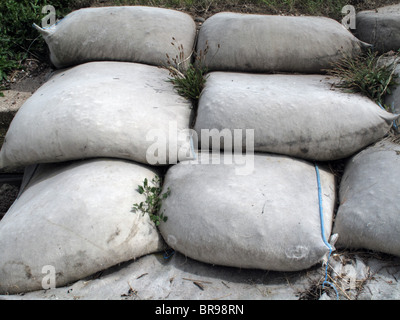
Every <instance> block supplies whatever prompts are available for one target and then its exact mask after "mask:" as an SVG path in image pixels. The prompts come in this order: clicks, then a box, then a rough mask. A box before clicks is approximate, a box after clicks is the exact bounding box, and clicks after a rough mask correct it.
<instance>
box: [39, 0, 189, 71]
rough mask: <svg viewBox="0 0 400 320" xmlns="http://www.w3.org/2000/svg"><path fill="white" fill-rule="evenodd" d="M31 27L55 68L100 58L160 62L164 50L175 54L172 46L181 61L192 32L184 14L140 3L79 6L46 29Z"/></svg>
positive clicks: (163, 58) (186, 52)
mask: <svg viewBox="0 0 400 320" xmlns="http://www.w3.org/2000/svg"><path fill="white" fill-rule="evenodd" d="M36 28H37V29H38V30H39V31H40V33H41V34H42V36H43V38H44V40H45V41H46V43H47V45H48V47H49V50H50V59H51V62H52V63H53V64H54V65H55V66H56V67H57V68H64V67H68V66H73V65H77V64H81V63H85V62H91V61H104V60H113V61H127V62H139V63H146V64H151V65H157V66H160V65H166V63H167V60H168V59H167V57H166V54H168V55H169V56H170V57H171V59H172V58H175V56H176V55H177V54H179V52H178V48H177V46H178V45H182V46H183V53H184V58H183V59H182V60H185V59H186V58H188V57H190V55H191V53H192V50H193V46H194V41H195V35H196V25H195V23H194V21H193V19H192V18H191V17H190V16H189V15H188V14H185V13H183V12H179V11H175V10H169V9H163V8H153V7H141V6H121V7H101V8H85V9H80V10H77V11H73V12H72V13H70V14H68V15H67V16H66V17H65V18H64V19H62V20H61V21H59V23H57V24H55V25H53V26H51V27H49V28H45V29H42V28H40V27H38V26H36ZM173 38H174V39H175V40H174V39H173ZM171 42H173V43H175V45H172V44H171ZM181 67H182V68H183V69H184V65H182V66H181Z"/></svg>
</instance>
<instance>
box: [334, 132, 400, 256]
mask: <svg viewBox="0 0 400 320" xmlns="http://www.w3.org/2000/svg"><path fill="white" fill-rule="evenodd" d="M399 177H400V145H399V144H395V143H393V142H390V141H389V140H383V141H380V142H378V143H376V144H375V145H374V146H371V147H369V148H367V149H366V150H363V151H362V152H360V153H359V154H357V155H356V156H354V157H352V158H351V159H350V160H349V162H348V164H347V165H346V168H345V172H344V175H343V178H342V182H341V185H340V206H339V209H338V213H337V216H336V219H335V225H334V232H335V233H337V234H338V235H339V237H338V242H337V245H338V246H339V247H341V248H352V249H354V248H356V249H369V250H376V251H381V252H385V253H388V254H393V255H396V256H400V236H399V234H400V202H399V194H400V180H399Z"/></svg>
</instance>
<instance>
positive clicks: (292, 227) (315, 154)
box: [160, 13, 398, 271]
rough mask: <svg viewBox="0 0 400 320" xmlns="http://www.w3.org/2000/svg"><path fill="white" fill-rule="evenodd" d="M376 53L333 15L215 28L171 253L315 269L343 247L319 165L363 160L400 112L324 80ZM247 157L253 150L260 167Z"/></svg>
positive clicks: (177, 186)
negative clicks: (337, 241) (334, 69)
mask: <svg viewBox="0 0 400 320" xmlns="http://www.w3.org/2000/svg"><path fill="white" fill-rule="evenodd" d="M364 46H365V43H362V42H361V41H359V40H358V39H357V38H355V37H354V36H353V35H352V34H351V33H350V32H349V31H347V30H346V29H345V28H344V27H343V26H342V25H340V24H339V23H338V22H336V21H333V20H330V19H327V18H319V17H279V16H262V15H248V14H236V13H220V14H216V15H214V16H212V17H211V18H209V19H208V20H206V21H205V22H204V24H203V26H202V28H201V29H200V33H199V40H198V43H197V51H198V52H203V53H204V52H207V54H206V55H205V56H202V59H203V60H202V61H201V62H200V63H202V64H203V66H204V67H207V68H208V70H209V71H210V72H209V73H208V75H207V82H206V85H205V89H204V90H203V92H202V94H201V96H200V99H199V103H198V110H197V115H196V122H195V126H194V129H195V132H196V135H197V140H196V141H197V142H198V143H197V147H198V157H199V159H198V163H194V162H193V161H182V162H181V163H179V164H177V165H175V166H173V167H172V168H170V169H169V171H168V173H167V175H166V177H165V186H164V191H166V190H167V188H170V189H171V190H174V192H172V193H171V195H170V196H169V197H168V198H167V199H166V200H165V202H164V204H163V212H164V214H165V215H166V216H168V217H169V219H168V221H167V222H166V223H164V224H162V225H161V227H160V230H161V233H162V235H163V237H164V239H165V240H166V242H167V243H168V245H169V246H171V247H173V248H174V249H176V250H178V251H180V252H183V253H184V254H186V255H188V256H190V257H192V258H194V259H197V260H200V261H204V262H207V263H212V264H222V265H227V266H234V267H241V268H261V269H269V270H277V271H293V270H301V269H305V268H308V267H310V266H311V265H314V264H316V263H318V262H319V261H321V259H322V258H323V256H324V255H325V254H326V253H327V252H328V251H329V250H330V249H331V250H332V249H333V247H332V245H331V244H329V239H330V237H331V223H332V221H333V216H334V212H335V208H334V203H335V182H334V177H333V174H332V173H331V172H327V171H324V172H323V180H322V186H321V185H319V181H318V174H317V172H318V168H317V166H315V165H314V163H313V162H311V161H333V160H338V159H345V158H347V157H350V156H352V155H354V154H355V153H357V152H359V151H360V150H362V149H364V148H366V147H367V146H368V145H370V144H372V143H374V142H376V141H378V140H380V139H381V138H383V137H384V136H385V135H386V134H387V133H388V132H389V130H390V128H391V126H392V123H393V120H394V119H396V118H397V117H398V116H397V115H393V114H391V113H389V112H386V111H384V110H382V109H381V108H380V107H379V106H378V105H377V104H376V103H374V102H373V101H371V100H370V99H368V98H366V97H363V96H361V95H359V94H351V93H346V92H343V91H341V90H339V89H335V86H334V84H335V83H336V82H337V81H338V79H336V78H333V77H327V76H326V75H324V74H323V73H324V69H328V68H330V67H331V66H332V63H334V62H336V61H338V60H339V59H341V58H343V56H350V57H352V56H356V55H357V54H359V53H360V52H361V50H362V47H364ZM279 72H280V73H281V74H276V73H279ZM271 73H275V74H271ZM282 73H284V74H282ZM235 130H239V131H240V130H241V132H242V134H241V135H240V134H239V135H235V133H234V131H235ZM249 130H250V131H251V130H253V133H251V132H249ZM244 135H245V136H246V137H245V138H244ZM248 138H249V139H248ZM252 138H254V139H252ZM237 140H238V141H237ZM238 146H239V148H237V147H238ZM235 150H239V151H240V152H244V151H246V156H245V157H244V158H243V159H245V162H246V161H247V164H246V165H247V169H250V170H243V169H244V168H243V159H240V157H238V158H237V159H235V156H234V154H235ZM248 151H250V153H251V151H255V152H256V155H255V156H254V159H251V156H250V155H249V153H248ZM205 152H212V155H211V156H210V157H207V161H205V160H204V157H205ZM229 154H231V155H232V154H233V155H232V156H231V157H229ZM272 154H275V155H272ZM227 156H228V158H229V159H227ZM210 159H211V160H210ZM214 160H215V161H214ZM241 161H242V163H240V162H241ZM308 161H310V162H308ZM249 163H252V164H253V165H254V166H253V167H252V168H249V166H248V165H249ZM237 169H239V170H237ZM318 187H320V188H322V189H323V190H324V191H323V192H322V198H321V194H320V193H319V192H318ZM321 215H322V217H321ZM323 218H324V219H323ZM306 225H307V227H305V226H306ZM321 230H324V231H322V232H321ZM339 237H340V235H339Z"/></svg>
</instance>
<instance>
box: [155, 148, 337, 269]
mask: <svg viewBox="0 0 400 320" xmlns="http://www.w3.org/2000/svg"><path fill="white" fill-rule="evenodd" d="M225 160H226V157H225V156H224V155H222V154H221V155H220V154H218V155H217V154H213V155H210V158H209V157H208V156H205V155H204V154H203V153H200V154H199V158H198V160H197V161H183V162H180V163H179V164H177V165H175V166H172V167H171V168H170V169H169V170H168V172H167V174H166V177H165V180H164V190H167V188H170V190H171V194H170V195H169V196H168V197H167V198H166V199H165V200H164V201H163V204H162V209H161V210H163V212H164V214H165V215H166V216H167V217H168V220H167V222H165V223H162V224H161V225H160V232H161V234H162V235H163V238H164V239H165V241H166V242H167V243H168V245H169V246H171V247H172V248H174V249H175V250H176V251H179V252H181V253H183V254H184V255H187V256H188V257H190V258H192V259H195V260H198V261H202V262H206V263H211V264H217V265H225V266H231V267H239V268H257V269H264V270H277V271H295V270H302V269H306V268H309V267H311V266H312V265H315V264H317V263H318V262H319V261H320V260H321V259H322V258H323V257H324V255H325V254H327V253H328V251H329V250H328V247H327V245H326V244H325V243H324V241H323V238H322V234H321V221H320V214H319V202H318V199H319V197H318V183H317V175H316V170H315V168H314V165H312V164H310V163H307V162H305V161H301V160H295V159H291V158H289V157H285V156H277V155H266V154H255V155H254V170H253V172H252V173H250V174H247V175H237V174H236V171H235V169H236V167H237V162H233V164H229V161H228V163H227V162H226V161H225ZM218 161H219V162H220V163H219V164H217V163H218ZM319 171H320V177H321V188H322V203H323V206H322V207H323V217H324V228H323V230H324V233H325V237H326V239H329V237H330V231H331V224H332V216H333V207H334V204H335V182H334V176H333V175H332V174H331V173H330V172H327V171H325V170H322V169H320V170H319Z"/></svg>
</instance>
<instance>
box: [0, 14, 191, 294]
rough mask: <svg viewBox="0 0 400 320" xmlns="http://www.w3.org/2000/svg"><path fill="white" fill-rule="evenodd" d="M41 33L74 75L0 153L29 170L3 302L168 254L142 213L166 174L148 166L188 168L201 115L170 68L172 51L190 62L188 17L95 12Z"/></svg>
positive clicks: (9, 244)
mask: <svg viewBox="0 0 400 320" xmlns="http://www.w3.org/2000/svg"><path fill="white" fill-rule="evenodd" d="M41 32H42V33H43V35H44V37H45V40H46V42H47V43H48V45H49V48H50V51H51V60H52V62H53V63H54V65H55V66H56V67H57V68H64V67H68V68H67V69H59V70H57V71H56V72H55V74H54V75H53V76H52V77H51V78H50V80H49V81H48V82H47V83H45V84H44V85H43V86H42V87H41V88H39V90H37V91H36V92H35V93H34V94H33V95H32V97H31V98H30V99H29V100H27V101H26V103H25V104H24V105H23V106H22V107H21V108H20V109H19V111H18V112H17V114H16V116H15V118H14V119H13V121H12V123H11V125H10V128H9V130H8V132H7V135H6V139H5V142H4V145H3V147H2V149H1V152H0V159H1V160H0V166H1V167H15V166H27V170H26V174H25V181H24V185H23V187H22V190H21V193H20V195H19V197H18V198H17V200H16V201H15V203H14V204H13V206H12V207H11V208H10V209H9V211H8V212H7V214H6V215H5V217H4V218H3V219H2V220H1V221H0V246H1V248H2V250H1V253H0V279H1V281H0V292H1V294H7V293H22V292H26V291H31V290H40V289H42V288H43V281H44V278H45V277H46V276H51V274H50V275H48V274H47V273H46V272H47V270H54V274H53V276H54V277H55V278H54V284H55V285H56V286H62V285H64V284H66V283H69V282H71V281H76V280H79V279H82V278H84V277H87V276H89V275H91V274H94V273H96V272H98V271H101V270H104V269H106V268H108V267H110V266H113V265H116V264H119V263H121V262H124V261H127V260H131V259H135V258H138V257H140V256H143V255H145V254H149V253H154V252H157V251H160V250H162V249H163V248H164V242H163V240H162V238H161V236H160V235H159V233H158V230H157V229H156V227H155V225H154V223H153V222H152V221H151V220H150V218H149V216H148V215H142V214H141V213H140V212H139V213H134V212H132V207H133V205H134V204H135V203H140V202H142V201H145V196H144V195H141V194H139V192H138V185H142V184H143V181H144V180H145V179H147V180H148V181H149V183H151V181H152V179H153V178H154V177H155V175H156V174H157V175H160V174H161V173H160V172H158V171H156V170H155V167H151V166H149V164H151V165H154V166H164V165H168V164H169V163H171V162H172V163H174V162H175V163H176V162H177V161H178V158H179V156H178V153H179V151H180V147H181V146H182V144H185V143H186V142H185V138H183V140H182V139H181V140H179V139H180V137H182V135H181V133H182V132H185V131H187V130H188V128H189V124H190V121H191V118H192V116H193V111H192V105H191V104H190V102H188V101H187V100H185V99H183V98H182V97H180V96H179V95H178V94H176V92H175V90H174V88H173V85H172V84H171V83H170V82H168V81H167V80H168V77H169V73H168V71H167V70H165V69H163V68H160V66H163V65H165V61H166V59H167V58H166V54H169V55H170V56H171V57H174V56H175V55H176V54H177V53H178V49H177V48H176V47H174V46H173V45H172V44H171V42H173V41H176V42H177V43H179V44H182V46H183V48H184V50H185V58H186V57H189V56H190V54H191V51H192V48H193V46H194V39H195V32H196V27H195V23H194V21H193V20H192V18H191V17H190V16H188V15H186V14H184V13H180V12H177V11H173V10H167V9H159V8H145V7H118V8H96V9H92V8H89V9H82V10H78V11H76V12H73V13H71V14H70V15H68V16H67V17H65V19H63V20H61V21H60V22H59V23H58V24H57V25H55V26H52V27H51V28H48V29H45V30H41ZM173 39H174V40H173ZM181 67H182V66H181ZM183 136H184V135H183ZM156 142H158V144H157V146H163V147H164V149H162V148H155V147H154V143H156ZM171 150H172V151H171ZM149 152H150V153H149ZM32 168H35V169H34V170H33V171H32ZM47 267H50V269H48V268H47Z"/></svg>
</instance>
